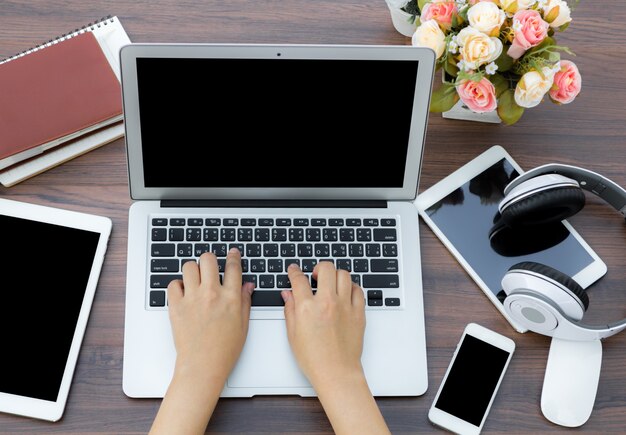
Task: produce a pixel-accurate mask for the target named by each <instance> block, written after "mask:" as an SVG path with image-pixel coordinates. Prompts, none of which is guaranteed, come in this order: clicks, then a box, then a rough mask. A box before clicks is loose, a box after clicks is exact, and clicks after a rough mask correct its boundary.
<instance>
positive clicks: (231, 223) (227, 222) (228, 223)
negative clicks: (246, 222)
mask: <svg viewBox="0 0 626 435" xmlns="http://www.w3.org/2000/svg"><path fill="white" fill-rule="evenodd" d="M223 222H224V226H225V227H236V226H237V225H239V219H237V218H226V219H224V221H223Z"/></svg>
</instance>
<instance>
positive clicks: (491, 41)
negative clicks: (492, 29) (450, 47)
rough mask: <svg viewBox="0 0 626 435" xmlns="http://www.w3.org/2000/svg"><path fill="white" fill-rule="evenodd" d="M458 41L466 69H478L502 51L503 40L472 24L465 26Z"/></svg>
mask: <svg viewBox="0 0 626 435" xmlns="http://www.w3.org/2000/svg"><path fill="white" fill-rule="evenodd" d="M456 41H457V43H458V44H459V53H460V54H461V58H462V60H463V62H464V63H465V66H466V67H467V68H466V69H477V68H478V67H479V66H481V65H485V64H488V63H490V62H493V61H494V60H496V59H497V58H498V57H499V56H500V54H501V53H502V41H500V40H499V39H498V38H495V37H489V36H487V35H485V34H484V33H483V32H481V31H479V30H476V29H475V28H473V27H471V26H467V27H465V28H463V29H462V30H461V31H460V32H459V34H458V35H457V37H456Z"/></svg>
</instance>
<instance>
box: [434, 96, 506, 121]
mask: <svg viewBox="0 0 626 435" xmlns="http://www.w3.org/2000/svg"><path fill="white" fill-rule="evenodd" d="M441 116H443V117H444V118H447V119H462V120H464V121H476V122H490V123H492V124H500V123H501V122H502V120H501V119H500V117H499V116H498V112H497V111H495V110H494V111H493V112H487V113H477V112H473V111H472V110H470V109H469V108H468V107H467V106H466V105H465V104H463V101H461V100H459V101H457V103H456V104H455V105H454V106H453V107H452V109H450V110H448V111H447V112H442V113H441Z"/></svg>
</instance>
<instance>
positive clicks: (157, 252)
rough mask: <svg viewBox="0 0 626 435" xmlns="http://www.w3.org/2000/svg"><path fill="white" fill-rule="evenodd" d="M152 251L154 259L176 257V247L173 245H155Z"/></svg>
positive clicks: (151, 248)
mask: <svg viewBox="0 0 626 435" xmlns="http://www.w3.org/2000/svg"><path fill="white" fill-rule="evenodd" d="M150 250H151V252H152V256H153V257H173V256H174V255H176V245H174V244H173V243H153V244H152V246H151V247H150Z"/></svg>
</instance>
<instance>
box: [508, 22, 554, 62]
mask: <svg viewBox="0 0 626 435" xmlns="http://www.w3.org/2000/svg"><path fill="white" fill-rule="evenodd" d="M549 27H550V26H549V25H548V23H546V22H545V21H544V20H543V19H542V18H541V15H540V14H539V12H537V11H535V10H524V11H518V12H516V13H515V15H513V30H514V31H515V37H514V38H513V42H512V43H511V46H510V47H509V50H508V51H507V54H508V55H509V56H511V57H512V58H513V59H519V58H520V57H522V55H523V54H524V53H525V52H526V50H528V49H529V48H531V47H534V46H536V45H539V44H540V43H541V41H543V40H544V39H545V38H546V36H547V35H548V28H549Z"/></svg>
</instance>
